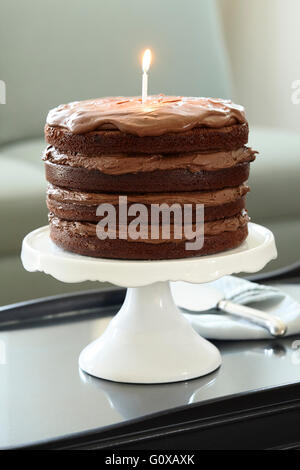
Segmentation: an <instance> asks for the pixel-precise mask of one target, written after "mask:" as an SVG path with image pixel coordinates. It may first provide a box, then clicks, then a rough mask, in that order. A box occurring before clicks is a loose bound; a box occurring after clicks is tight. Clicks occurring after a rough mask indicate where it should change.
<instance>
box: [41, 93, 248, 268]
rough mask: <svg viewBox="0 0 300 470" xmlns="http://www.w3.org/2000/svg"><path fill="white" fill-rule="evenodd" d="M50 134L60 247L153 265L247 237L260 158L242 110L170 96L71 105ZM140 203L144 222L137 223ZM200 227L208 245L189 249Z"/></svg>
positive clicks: (53, 118) (52, 200)
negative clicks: (252, 173) (249, 197)
mask: <svg viewBox="0 0 300 470" xmlns="http://www.w3.org/2000/svg"><path fill="white" fill-rule="evenodd" d="M45 137H46V140H47V142H48V144H49V145H48V147H47V148H46V150H45V153H44V156H43V159H44V161H45V169H46V178H47V180H48V183H49V185H48V190H47V205H48V208H49V223H50V234H51V239H52V240H53V242H54V243H55V244H56V245H58V246H60V247H62V248H64V249H66V250H69V251H72V252H75V253H79V254H82V255H87V256H93V257H103V258H121V259H152V260H155V259H172V258H183V257H191V256H199V255H206V254H211V253H217V252H221V251H224V250H228V249H231V248H235V247H237V246H239V245H240V244H241V243H242V242H243V241H244V240H245V239H246V237H247V234H248V228H247V223H248V220H249V218H248V215H247V212H246V210H245V196H246V194H247V192H248V191H249V187H248V186H247V184H246V182H247V179H248V176H249V167H250V162H252V161H253V160H254V159H255V154H256V152H255V151H253V150H252V149H251V148H249V147H248V146H247V145H246V144H247V142H248V123H247V120H246V117H245V112H244V108H243V107H242V106H239V105H236V104H234V103H232V102H231V101H229V100H221V99H212V98H195V97H188V98H185V97H168V96H164V95H159V96H151V97H149V98H148V100H147V102H146V103H142V102H141V99H140V98H139V97H133V98H124V97H117V98H115V97H114V98H104V99H95V100H87V101H80V102H73V103H69V104H66V105H61V106H58V107H57V108H55V109H52V110H51V111H50V112H49V114H48V117H47V123H46V126H45ZM141 207H142V209H145V211H146V218H145V217H143V218H141V217H140V218H139V216H140V215H141ZM199 207H202V208H203V209H204V210H203V211H202V212H201V211H198V208H199ZM99 208H100V209H99ZM110 208H112V209H113V210H112V211H110ZM169 208H173V210H171V211H169V212H168V209H169ZM153 209H156V210H157V209H158V210H160V213H159V215H158V218H157V217H154V213H155V212H152V210H153ZM181 209H182V212H181V217H179V216H180V210H181ZM125 211H126V213H125ZM176 211H177V212H176ZM142 212H143V211H142ZM121 213H122V217H120V215H121ZM108 214H110V216H112V215H115V218H116V219H115V220H111V218H110V219H108V218H107V217H108ZM156 214H157V213H156ZM166 214H167V215H168V216H166V217H164V215H166ZM186 214H187V215H186ZM199 214H202V219H201V220H200V219H199V220H198V215H199ZM144 216H145V214H144ZM105 218H106V220H105ZM199 221H200V222H202V224H201V227H200V224H199V227H200V228H201V230H200V231H199V233H200V232H201V234H202V238H203V240H202V243H200V244H199V243H198V244H195V245H194V246H195V248H194V249H193V248H189V249H187V248H186V246H187V240H189V241H192V240H193V239H192V235H193V234H194V238H195V237H196V238H197V235H196V234H197V233H198V232H196V231H195V230H194V228H195V226H197V227H198V225H197V224H198V222H199ZM185 222H186V224H189V225H190V227H189V228H190V230H184V229H183V228H184V224H185ZM101 224H102V225H101ZM167 224H169V227H168V230H167V231H166V232H165V231H164V228H165V225H167ZM99 227H100V228H99ZM153 227H154V228H153ZM181 228H182V230H181V237H180V230H178V229H181ZM100 229H101V230H102V232H101V230H100ZM187 232H188V233H189V235H187ZM153 233H155V236H151V235H153ZM166 234H167V235H166ZM200 245H201V246H200Z"/></svg>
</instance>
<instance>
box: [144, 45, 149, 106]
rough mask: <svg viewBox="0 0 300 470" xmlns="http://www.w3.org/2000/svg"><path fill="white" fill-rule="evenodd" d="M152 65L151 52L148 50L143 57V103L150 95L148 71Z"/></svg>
mask: <svg viewBox="0 0 300 470" xmlns="http://www.w3.org/2000/svg"><path fill="white" fill-rule="evenodd" d="M150 64H151V51H150V49H146V50H145V52H144V55H143V81H142V103H145V101H146V100H147V94H148V74H147V72H148V70H149V67H150Z"/></svg>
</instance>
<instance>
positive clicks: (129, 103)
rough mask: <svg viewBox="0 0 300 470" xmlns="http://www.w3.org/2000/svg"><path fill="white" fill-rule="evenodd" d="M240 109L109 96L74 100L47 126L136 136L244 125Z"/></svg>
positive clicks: (212, 101) (205, 101)
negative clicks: (195, 128) (110, 131)
mask: <svg viewBox="0 0 300 470" xmlns="http://www.w3.org/2000/svg"><path fill="white" fill-rule="evenodd" d="M245 122H247V121H246V117H245V111H244V108H243V106H240V105H237V104H234V103H233V102H232V101H230V100H223V99H217V98H199V97H183V96H165V95H155V96H149V97H148V100H147V101H146V103H145V104H142V101H141V98H140V97H129V98H127V97H110V98H97V99H93V100H86V101H74V102H72V103H69V104H63V105H60V106H58V107H57V108H54V109H52V110H51V111H49V114H48V116H47V124H48V125H50V126H57V127H63V128H65V129H67V130H69V131H70V132H72V133H74V134H82V133H86V132H91V131H96V130H109V129H110V130H111V129H114V130H119V131H122V132H125V133H128V134H134V135H137V136H140V137H144V136H159V135H163V134H167V133H170V132H183V131H187V130H189V129H192V128H194V127H211V128H221V127H225V126H231V125H234V124H242V123H245Z"/></svg>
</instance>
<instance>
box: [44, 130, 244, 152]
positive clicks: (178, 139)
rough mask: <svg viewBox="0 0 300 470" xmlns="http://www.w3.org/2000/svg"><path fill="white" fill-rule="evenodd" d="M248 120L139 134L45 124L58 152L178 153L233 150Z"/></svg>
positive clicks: (50, 142)
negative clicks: (82, 130) (76, 131)
mask: <svg viewBox="0 0 300 470" xmlns="http://www.w3.org/2000/svg"><path fill="white" fill-rule="evenodd" d="M248 133H249V129H248V124H247V123H246V122H245V123H243V124H234V125H231V126H228V127H222V128H218V129H215V128H206V127H198V128H194V129H191V130H188V131H185V132H181V133H178V134H174V133H172V134H171V133H170V134H163V135H160V136H145V137H138V136H136V135H133V134H126V133H124V132H120V131H118V130H98V131H92V132H87V133H85V134H74V133H72V132H70V131H69V130H67V129H64V128H62V127H54V126H50V125H48V124H46V126H45V137H46V141H47V142H48V143H49V144H50V145H53V146H54V147H55V148H56V149H59V150H60V151H61V152H73V153H82V154H86V155H101V154H113V153H125V154H128V153H135V154H137V153H146V154H153V153H165V154H168V153H178V152H197V151H202V152H209V151H218V150H220V151H223V150H236V149H239V148H240V147H243V146H244V145H246V144H247V142H248Z"/></svg>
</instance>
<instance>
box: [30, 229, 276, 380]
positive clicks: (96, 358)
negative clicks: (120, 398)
mask: <svg viewBox="0 0 300 470" xmlns="http://www.w3.org/2000/svg"><path fill="white" fill-rule="evenodd" d="M276 255H277V253H276V247H275V242H274V237H273V234H272V233H271V232H270V231H269V230H268V229H266V228H264V227H262V226H260V225H256V224H249V236H248V238H247V240H246V241H245V242H244V243H243V244H242V245H241V246H240V247H239V248H236V249H234V250H230V251H226V252H224V253H220V254H217V255H211V256H204V257H196V258H188V259H180V260H169V261H168V260H166V261H126V260H112V259H99V258H98V259H97V258H91V257H87V256H80V255H76V254H73V253H69V252H66V251H64V250H62V249H60V248H58V247H56V246H55V245H54V244H53V243H52V242H51V240H50V238H49V228H48V226H46V227H41V228H39V229H37V230H35V231H33V232H31V233H29V234H28V235H27V236H26V237H25V238H24V240H23V246H22V255H21V258H22V262H23V265H24V267H25V269H27V270H28V271H43V272H45V273H47V274H50V275H51V276H53V277H55V278H56V279H58V280H59V281H62V282H82V281H100V282H104V281H106V282H111V283H113V284H116V285H118V286H123V287H128V289H127V294H126V298H125V301H124V304H123V305H122V307H121V309H120V311H119V312H118V314H117V315H116V316H115V317H114V318H113V320H112V321H111V322H110V324H109V326H108V327H107V329H106V330H105V332H104V333H103V334H102V336H101V337H100V338H99V339H97V340H96V341H94V342H92V343H91V344H89V345H88V346H87V347H86V348H85V349H84V350H83V351H82V352H81V354H80V357H79V365H80V368H81V369H82V370H84V371H85V372H87V373H88V374H90V375H93V376H95V377H99V378H103V379H108V380H113V381H116V382H128V383H144V384H145V383H148V384H150V383H152V384H153V383H166V382H179V381H183V380H187V379H193V378H196V377H201V376H203V375H206V374H208V373H210V372H212V371H214V370H215V369H217V368H218V367H219V366H220V365H221V356H220V353H219V351H218V349H217V348H216V347H215V346H214V345H213V344H211V343H210V342H208V341H207V340H206V339H204V338H202V337H200V336H199V335H198V334H197V333H196V332H195V331H194V330H193V328H192V327H191V326H190V324H189V323H188V321H187V320H186V319H185V318H184V317H183V315H182V314H181V313H180V311H179V310H178V309H177V307H176V305H175V304H174V301H173V298H172V295H171V292H170V286H169V281H187V282H192V283H204V282H209V281H213V280H215V279H218V278H220V277H222V276H224V275H227V274H232V273H238V272H241V271H243V272H256V271H259V270H260V269H262V268H263V267H264V266H265V265H266V264H267V263H268V262H269V261H270V260H271V259H274V258H276Z"/></svg>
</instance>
